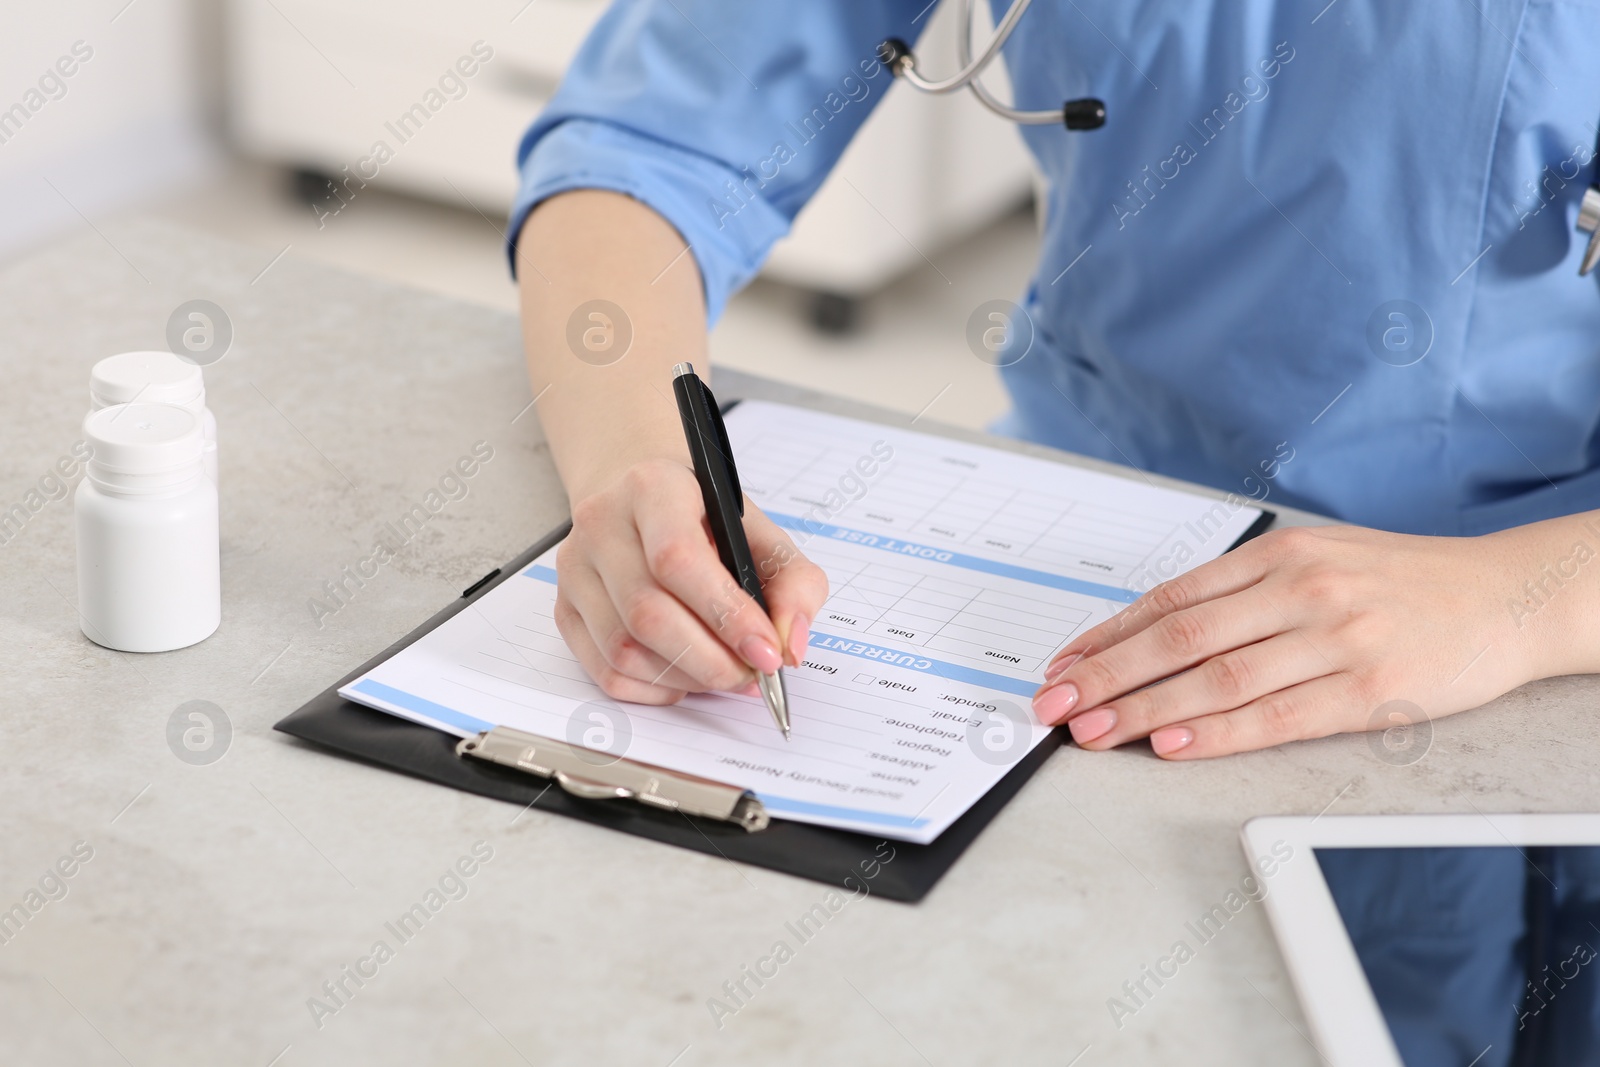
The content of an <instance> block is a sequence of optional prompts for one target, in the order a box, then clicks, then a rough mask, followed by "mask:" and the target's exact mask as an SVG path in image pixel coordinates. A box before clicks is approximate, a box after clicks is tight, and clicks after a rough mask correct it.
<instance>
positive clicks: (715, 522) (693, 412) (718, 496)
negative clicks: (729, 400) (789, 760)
mask: <svg viewBox="0 0 1600 1067" xmlns="http://www.w3.org/2000/svg"><path fill="white" fill-rule="evenodd" d="M672 392H673V394H674V395H675V396H677V398H678V414H679V416H681V417H682V419H683V436H684V437H685V438H686V439H687V440H688V442H689V455H690V456H691V457H692V458H693V460H694V476H695V478H696V479H698V480H699V482H700V496H701V498H702V499H703V500H704V501H705V505H706V518H707V519H708V520H710V523H711V537H712V539H713V540H715V541H716V543H717V555H719V556H721V557H722V565H723V566H724V567H726V568H728V573H729V574H732V575H733V580H734V581H736V582H738V583H739V587H740V588H741V589H743V590H744V591H745V592H746V593H749V594H750V599H752V600H754V601H755V602H756V606H757V607H759V608H760V609H761V610H762V611H763V612H766V613H767V614H769V615H770V614H771V610H770V609H769V608H768V607H767V598H766V597H764V596H762V595H761V574H760V572H759V571H758V570H757V569H756V561H755V558H754V557H752V556H751V555H750V542H749V541H748V540H747V539H746V538H745V536H744V491H743V490H742V489H740V488H739V471H738V469H737V468H736V467H734V465H733V447H732V446H731V445H730V444H729V443H728V429H727V427H726V426H724V425H723V423H722V412H721V411H719V410H718V409H717V401H716V398H715V397H713V396H712V395H711V390H710V389H709V388H707V387H706V383H705V382H703V381H701V380H700V376H699V375H697V374H695V372H694V364H692V363H679V364H678V365H677V366H675V367H673V368H672ZM756 684H757V685H759V686H760V687H761V696H762V697H763V699H765V700H766V702H767V708H768V710H770V711H771V712H772V718H773V720H774V721H775V722H777V724H778V729H780V730H782V731H783V739H784V740H785V741H787V740H788V739H789V693H788V690H786V689H785V688H784V685H783V668H782V667H779V668H778V669H777V670H776V671H774V672H772V673H771V674H765V673H763V672H761V671H759V670H758V671H757V672H756Z"/></svg>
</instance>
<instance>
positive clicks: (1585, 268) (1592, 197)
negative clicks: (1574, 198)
mask: <svg viewBox="0 0 1600 1067" xmlns="http://www.w3.org/2000/svg"><path fill="white" fill-rule="evenodd" d="M1578 229H1579V230H1581V231H1582V232H1584V233H1586V234H1588V235H1589V247H1588V248H1586V249H1584V251H1583V262H1582V263H1580V264H1578V273H1579V274H1588V273H1589V272H1590V271H1592V270H1594V268H1595V266H1596V265H1597V264H1600V182H1596V183H1595V184H1593V185H1591V186H1589V188H1588V189H1586V190H1585V191H1584V194H1583V201H1582V203H1580V204H1579V205H1578Z"/></svg>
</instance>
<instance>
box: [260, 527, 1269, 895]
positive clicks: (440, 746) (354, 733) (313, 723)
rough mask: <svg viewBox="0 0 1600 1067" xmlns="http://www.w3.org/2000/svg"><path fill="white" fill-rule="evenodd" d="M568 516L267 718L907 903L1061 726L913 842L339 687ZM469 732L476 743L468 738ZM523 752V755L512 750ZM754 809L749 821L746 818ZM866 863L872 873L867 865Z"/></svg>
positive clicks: (449, 776)
mask: <svg viewBox="0 0 1600 1067" xmlns="http://www.w3.org/2000/svg"><path fill="white" fill-rule="evenodd" d="M1275 517H1276V515H1275V513H1274V512H1271V511H1266V510H1263V511H1262V513H1261V515H1260V516H1259V517H1258V518H1257V519H1256V521H1255V522H1254V523H1253V524H1252V525H1251V526H1250V528H1249V529H1247V530H1246V531H1245V532H1244V533H1243V534H1242V535H1240V537H1239V539H1238V540H1237V541H1235V542H1234V543H1233V544H1232V545H1230V546H1229V549H1228V550H1229V551H1232V550H1233V549H1234V548H1237V547H1238V546H1239V545H1241V544H1243V543H1244V542H1246V541H1248V540H1250V539H1251V538H1254V537H1256V536H1258V535H1259V534H1261V533H1263V532H1264V531H1265V530H1266V529H1267V528H1268V527H1269V526H1271V524H1272V521H1273V520H1274V518H1275ZM571 525H572V524H571V523H570V522H568V523H563V524H562V525H561V526H560V527H558V528H557V529H555V530H552V531H551V532H550V533H549V534H547V535H546V536H544V537H543V538H541V539H540V540H539V541H538V543H536V544H535V545H533V546H532V547H531V548H529V549H528V550H527V551H525V552H523V553H522V554H521V555H519V556H518V557H517V558H516V559H514V560H512V561H511V562H509V563H507V564H506V565H505V566H503V567H500V568H497V569H495V570H493V571H491V572H489V573H488V574H486V575H484V576H483V577H482V578H480V579H479V580H478V581H476V582H474V583H473V584H472V585H470V586H468V587H467V589H466V590H464V591H463V592H462V594H461V596H460V597H459V598H457V599H456V600H455V601H454V602H452V603H451V604H450V605H449V606H447V607H445V608H444V609H443V610H442V611H439V612H438V613H437V614H435V615H434V616H433V617H432V618H430V619H429V620H428V621H426V622H425V623H423V624H422V625H421V626H419V627H417V628H416V629H415V630H413V631H411V633H409V634H407V635H406V636H405V637H403V638H401V639H400V640H399V641H396V642H395V643H394V644H393V645H391V646H390V647H388V648H387V649H385V650H384V651H382V652H380V653H379V654H378V655H376V656H374V657H373V658H372V659H370V660H368V661H367V662H366V663H363V664H362V665H361V666H359V667H357V668H356V669H355V670H353V671H351V672H350V673H349V674H348V675H346V676H345V677H343V678H341V679H340V680H339V681H337V682H335V683H334V684H333V685H331V686H329V687H328V688H327V689H326V690H324V691H323V692H322V693H321V694H319V695H318V696H316V697H315V698H313V699H312V700H310V701H309V702H307V703H306V704H305V705H304V706H303V707H301V708H300V709H298V710H297V711H295V712H294V713H292V714H290V715H288V716H287V717H285V718H284V719H283V720H281V721H280V722H278V723H277V724H276V725H275V727H274V729H277V730H280V731H282V732H283V733H286V734H289V735H290V736H292V737H296V738H299V739H301V740H303V741H309V742H311V743H313V744H315V745H319V746H321V747H323V748H327V749H331V750H333V751H334V752H338V753H340V754H342V755H345V756H349V757H353V758H355V759H359V760H362V761H364V762H367V763H370V764H374V765H377V766H380V767H385V768H388V769H390V770H396V771H401V772H403V773H405V774H410V775H412V776H414V777H417V778H422V779H425V780H427V781H430V782H436V783H438V784H440V785H446V786H450V787H452V788H455V789H461V790H464V791H466V792H469V793H476V794H478V795H479V796H485V797H491V798H494V799H496V800H504V801H508V802H510V803H513V804H519V805H524V806H528V807H533V808H537V809H538V810H540V811H545V812H552V813H555V814H558V815H564V816H567V817H569V818H575V819H581V820H583V821H585V822H590V823H594V824H596V825H599V826H604V827H606V828H608V829H611V830H617V831H620V832H622V833H627V834H632V835H634V836H636V837H644V838H649V839H651V840H653V841H661V842H665V843H666V844H669V845H676V846H678V847H680V848H687V849H692V850H693V851H696V852H701V853H705V854H707V855H711V856H716V857H719V858H722V859H730V860H737V861H740V862H743V863H750V864H754V865H755V866H758V867H766V868H768V869H769V870H774V871H780V872H782V873H784V874H791V875H795V876H797V877H800V878H806V879H809V880H811V881H816V882H822V883H824V884H826V885H830V886H834V887H838V888H843V889H846V890H850V891H855V890H856V889H858V888H859V887H860V886H861V885H862V884H864V883H863V877H864V876H866V877H871V879H872V880H871V888H872V892H873V893H874V895H876V896H880V897H883V898H885V899H887V900H894V901H900V902H904V903H916V902H917V901H919V900H921V899H922V898H923V897H924V896H926V895H927V893H928V891H929V890H931V889H932V888H933V886H934V885H935V884H936V883H937V882H938V881H939V879H940V878H941V877H942V876H943V875H944V873H945V872H946V871H948V870H949V869H950V868H951V867H952V866H953V865H954V864H955V862H956V860H957V859H959V858H960V856H961V854H962V853H963V852H964V851H966V848H967V846H968V845H970V844H971V843H972V842H973V841H974V840H975V839H976V838H977V836H978V835H979V834H980V833H982V832H983V829H984V827H985V826H987V825H988V824H989V821H990V820H991V819H993V818H994V817H995V816H996V815H998V814H999V812H1000V810H1001V809H1002V808H1003V807H1005V805H1006V804H1007V802H1009V801H1010V799H1011V798H1012V797H1013V796H1015V795H1016V793H1017V791H1018V790H1020V789H1021V788H1022V786H1023V783H1025V782H1026V781H1027V780H1028V779H1029V778H1030V777H1032V776H1033V773H1034V772H1035V771H1037V770H1038V769H1039V768H1040V767H1041V766H1043V764H1044V762H1045V761H1046V760H1047V759H1049V758H1050V756H1051V754H1052V753H1053V752H1054V751H1055V750H1056V748H1057V747H1058V746H1059V745H1061V744H1062V743H1063V740H1064V739H1065V737H1066V731H1065V729H1064V728H1058V729H1055V730H1052V731H1051V732H1050V734H1049V735H1048V736H1047V737H1046V738H1045V740H1044V741H1042V742H1040V743H1039V744H1038V745H1036V746H1035V747H1034V748H1033V750H1032V751H1030V752H1029V753H1027V754H1026V755H1025V756H1023V757H1022V758H1021V759H1020V760H1018V761H1017V763H1016V764H1015V765H1014V766H1013V767H1012V768H1011V770H1010V771H1008V772H1007V773H1006V775H1005V776H1004V777H1003V778H1001V779H1000V781H999V782H997V783H996V784H995V785H994V786H993V787H992V788H991V789H989V791H988V792H987V793H985V794H984V795H983V796H982V797H981V798H979V799H978V801H977V802H976V803H974V804H973V805H972V806H971V807H970V808H968V809H967V811H966V812H965V814H963V815H962V816H961V817H960V818H958V819H957V820H956V821H955V822H954V823H952V824H951V825H950V826H949V828H947V829H946V830H945V831H944V832H943V833H942V834H940V835H939V836H938V837H937V838H936V839H935V840H934V841H932V842H931V843H929V844H926V845H918V844H911V843H907V842H904V841H886V840H884V839H880V838H876V837H873V836H871V835H866V834H859V833H854V832H851V831H847V830H839V829H834V828H832V827H825V826H816V825H812V824H808V823H800V822H790V821H787V820H783V819H776V820H771V821H770V822H768V821H767V819H766V816H765V813H764V812H763V813H761V814H760V815H759V819H756V818H753V817H752V816H751V815H750V814H749V812H750V808H749V806H748V804H746V805H745V806H744V807H743V808H742V809H741V808H740V806H739V800H740V798H741V797H749V796H752V794H747V793H746V791H745V790H743V789H742V788H741V787H739V786H737V785H734V784H733V783H715V782H712V783H707V782H706V780H705V779H695V781H696V782H699V783H704V784H709V785H710V786H712V787H714V790H713V791H715V790H721V791H722V793H721V794H720V796H719V798H718V799H717V800H715V801H714V802H713V803H712V806H713V808H715V807H716V806H717V805H719V804H722V805H725V807H726V812H725V813H724V814H721V815H715V814H711V813H701V814H689V813H688V812H689V811H691V810H695V807H696V805H695V803H694V802H693V801H691V800H689V799H688V798H689V797H690V795H691V793H692V792H693V790H692V788H690V787H689V786H688V785H686V784H685V783H684V782H683V781H682V779H683V778H686V777H688V776H681V775H676V774H674V773H673V772H666V771H662V772H660V775H656V776H652V775H650V774H649V773H647V772H649V771H651V770H658V769H654V768H644V770H645V772H646V773H643V774H642V775H641V773H640V772H639V768H641V767H642V766H643V765H641V764H637V763H632V762H631V761H627V760H618V761H616V764H629V766H628V767H624V768H620V769H619V770H617V771H616V772H615V773H608V768H607V767H606V766H605V765H602V764H599V763H598V762H596V763H594V764H593V765H589V764H585V765H584V766H581V767H574V766H572V765H570V764H569V765H567V767H566V768H565V770H564V771H563V773H565V774H566V775H567V777H568V778H569V782H567V783H563V782H561V781H560V780H559V775H558V774H557V773H556V772H557V771H562V768H561V767H558V766H552V765H549V764H547V763H541V762H540V761H541V760H543V759H546V754H545V753H544V752H542V751H540V752H535V753H532V754H531V755H530V754H528V753H527V749H528V748H529V747H530V746H531V745H532V743H533V742H540V743H541V744H540V745H539V746H538V747H539V748H540V749H543V748H544V747H545V746H546V745H549V744H554V745H555V746H556V747H557V748H566V747H568V746H563V745H561V743H560V742H550V741H547V740H546V739H543V738H534V737H532V736H531V735H522V736H521V738H516V737H507V736H504V734H503V735H502V736H501V737H500V738H498V739H496V740H497V742H498V743H496V744H492V745H487V746H486V745H485V742H486V741H487V740H488V734H480V735H478V737H477V738H467V739H465V740H460V739H458V738H456V737H453V736H451V735H449V734H446V733H443V732H441V731H439V730H436V729H434V728H432V727H429V726H424V725H421V724H420V723H414V722H410V721H408V720H405V719H401V718H398V717H397V716H394V715H390V714H387V713H386V712H382V711H377V710H375V709H373V708H368V707H366V706H364V705H361V704H356V703H354V702H353V701H349V700H346V699H345V698H343V697H341V696H340V695H339V689H340V688H341V687H342V686H344V685H346V684H348V683H350V682H352V681H354V680H355V679H357V678H359V677H361V676H362V675H364V674H366V673H367V672H368V671H370V670H372V669H374V668H375V667H377V666H378V665H379V664H381V663H382V662H384V661H385V660H387V659H388V658H389V657H391V656H393V655H395V654H396V653H397V652H399V651H401V650H402V649H404V648H405V647H406V646H408V645H410V644H411V643H413V642H415V641H416V640H418V639H419V638H421V637H422V636H423V635H424V634H427V633H428V632H430V631H432V630H433V629H435V628H437V627H438V626H440V625H441V624H442V623H444V622H445V621H446V620H447V619H449V618H451V617H452V616H454V615H455V614H456V613H457V612H460V611H463V610H465V609H466V608H467V607H468V606H469V605H471V604H472V602H473V601H474V600H476V599H477V598H479V597H481V596H483V595H485V594H486V593H487V592H488V591H489V590H491V589H493V588H494V587H495V586H496V585H498V584H500V582H502V581H505V580H506V579H507V578H510V577H512V576H514V575H517V574H519V573H521V572H522V571H523V570H525V569H527V568H528V567H529V566H531V565H532V563H533V561H534V559H536V558H537V557H539V556H540V555H542V554H543V553H544V552H546V551H547V550H549V549H550V548H551V547H553V546H554V545H555V544H556V543H557V542H558V541H560V540H561V539H562V538H563V537H565V536H566V535H567V532H568V531H569V530H570V529H571ZM503 729H504V728H497V731H503ZM497 731H490V732H489V733H491V734H492V733H495V732H497ZM474 742H477V743H478V748H476V749H471V748H469V746H470V745H472V743H474ZM458 749H459V750H460V751H459V752H458ZM489 749H492V750H493V752H491V751H489ZM524 755H528V758H521V757H523V756H524ZM467 757H477V758H467ZM551 758H554V757H551ZM662 776H666V777H662ZM652 778H653V783H654V787H655V788H654V789H653V790H650V791H647V793H648V792H654V794H655V798H656V799H655V801H652V800H651V799H648V798H647V796H640V795H638V793H639V788H638V787H639V786H640V785H641V784H643V783H647V782H651V781H652ZM673 779H678V781H674V780H673ZM574 786H575V788H574ZM608 790H609V791H608ZM640 801H643V802H640ZM757 804H758V805H759V802H757ZM756 821H759V822H760V823H761V825H760V826H755V825H752V823H753V822H756ZM884 848H889V849H892V852H891V853H890V855H891V856H892V857H893V860H892V862H886V861H885V858H884V855H883V851H882V850H883V849H884ZM869 871H871V872H873V873H871V874H868V873H867V872H869Z"/></svg>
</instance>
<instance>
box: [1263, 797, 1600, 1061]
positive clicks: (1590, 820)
mask: <svg viewBox="0 0 1600 1067" xmlns="http://www.w3.org/2000/svg"><path fill="white" fill-rule="evenodd" d="M1239 836H1240V838H1241V840H1242V841H1243V844H1244V850H1245V854H1246V855H1247V856H1248V857H1249V859H1250V864H1251V869H1252V870H1256V871H1260V872H1262V880H1263V882H1264V883H1265V887H1266V897H1265V903H1266V906H1267V917H1268V919H1269V920H1270V921H1271V923H1272V932H1273V934H1274V935H1275V936H1276V937H1277V939H1278V948H1279V950H1280V951H1281V952H1282V953H1283V960H1284V963H1285V964H1287V965H1288V968H1289V977H1290V979H1291V980H1292V981H1293V983H1294V988H1295V992H1296V994H1297V995H1298V996H1299V998H1300V1007H1301V1010H1302V1011H1303V1012H1304V1013H1305V1017H1306V1020H1307V1022H1309V1023H1310V1025H1311V1031H1312V1036H1313V1038H1314V1040H1315V1041H1316V1044H1317V1047H1318V1049H1319V1050H1320V1051H1321V1053H1322V1055H1323V1057H1324V1058H1325V1059H1326V1061H1327V1062H1328V1063H1329V1064H1331V1065H1332V1067H1405V1065H1404V1064H1403V1063H1402V1062H1401V1060H1400V1055H1399V1053H1398V1052H1397V1051H1396V1050H1395V1046H1394V1041H1393V1039H1392V1038H1391V1037H1390V1036H1389V1027H1388V1025H1387V1024H1386V1023H1385V1022H1384V1021H1383V1013H1382V1012H1381V1011H1379V1009H1378V1002H1377V1000H1376V998H1374V997H1373V995H1372V987H1371V986H1370V985H1368V984H1367V976H1366V974H1365V972H1364V971H1363V970H1362V968H1361V961H1360V960H1359V959H1358V958H1357V957H1356V951H1355V946H1353V945H1352V944H1351V943H1350V937H1349V935H1348V934H1347V933H1346V932H1345V926H1344V921H1343V920H1342V919H1341V918H1340V917H1339V911H1338V908H1337V906H1336V905H1335V904H1334V902H1333V895H1332V894H1331V893H1330V892H1329V891H1328V883H1327V882H1326V881H1324V880H1323V877H1322V868H1321V866H1320V865H1319V864H1318V863H1317V861H1316V857H1315V855H1314V851H1315V850H1316V849H1319V848H1417V847H1439V846H1444V847H1448V846H1457V847H1469V846H1477V847H1484V846H1488V847H1494V846H1498V847H1502V848H1504V847H1507V846H1511V847H1517V848H1520V847H1523V846H1526V845H1600V815H1575V814H1563V815H1330V816H1315V817H1313V816H1309V815H1305V816H1287V815H1271V816H1263V817H1261V818H1257V819H1251V820H1250V821H1249V822H1247V823H1245V824H1244V827H1243V829H1242V830H1241V831H1240V833H1239ZM1275 845H1276V846H1277V847H1278V849H1277V852H1276V853H1274V851H1273V847H1274V846H1275ZM1284 846H1287V847H1288V849H1289V850H1290V852H1289V858H1288V859H1287V860H1284V859H1283V858H1282V853H1283V849H1284ZM1268 869H1270V870H1271V874H1267V873H1266V872H1267V870H1268Z"/></svg>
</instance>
